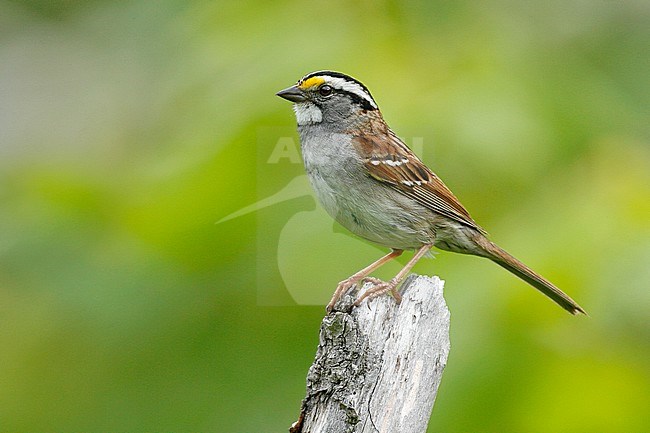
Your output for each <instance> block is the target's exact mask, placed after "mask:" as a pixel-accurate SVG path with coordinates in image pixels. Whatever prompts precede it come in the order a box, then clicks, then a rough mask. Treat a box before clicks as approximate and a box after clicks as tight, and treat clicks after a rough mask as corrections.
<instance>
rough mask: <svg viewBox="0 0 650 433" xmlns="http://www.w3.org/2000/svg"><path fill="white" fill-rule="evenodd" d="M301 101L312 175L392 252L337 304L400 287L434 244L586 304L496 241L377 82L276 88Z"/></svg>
mask: <svg viewBox="0 0 650 433" xmlns="http://www.w3.org/2000/svg"><path fill="white" fill-rule="evenodd" d="M277 96H280V97H282V98H284V99H287V100H289V101H291V102H293V103H294V105H293V108H294V111H295V114H296V119H297V122H298V132H299V134H300V146H301V150H302V157H303V161H304V164H305V169H306V171H307V175H308V177H309V179H310V182H311V185H312V187H313V189H314V191H315V193H316V196H317V197H318V199H319V201H320V202H321V204H322V205H323V207H324V208H325V210H326V211H327V212H328V213H329V215H330V216H332V218H334V219H335V220H336V221H338V222H339V223H340V224H341V225H342V226H343V227H345V228H347V229H348V230H350V231H351V232H352V233H354V234H356V235H358V236H360V237H362V238H365V239H367V240H369V241H372V242H374V243H377V244H379V245H382V246H385V247H388V248H391V250H392V251H391V252H390V253H389V254H387V255H385V256H384V257H382V258H380V259H379V260H377V261H376V262H374V263H372V264H370V265H369V266H367V267H365V268H364V269H362V270H360V271H359V272H357V273H355V274H354V275H352V276H350V277H349V278H346V279H345V280H343V281H341V282H340V283H339V284H338V286H337V288H336V291H335V292H334V295H333V296H332V300H331V301H330V303H329V304H328V306H327V309H328V311H331V309H332V308H333V307H334V304H335V303H336V302H337V300H338V299H339V298H340V297H341V296H342V295H343V293H345V291H346V290H347V289H349V288H350V287H351V286H352V285H354V284H358V283H360V282H363V281H370V282H372V283H374V286H373V287H372V288H371V289H369V290H367V291H366V292H365V293H364V294H363V295H361V296H360V297H359V298H358V299H357V300H356V303H355V304H356V305H359V304H360V303H361V301H362V300H363V299H364V298H366V297H375V296H378V295H381V294H383V293H387V292H391V293H392V294H393V296H394V297H395V299H396V300H397V301H398V302H399V301H400V300H401V296H400V295H399V293H398V291H397V287H398V285H399V284H400V282H401V281H402V280H403V279H404V277H405V276H406V275H407V274H408V272H409V271H410V270H411V268H412V267H413V266H414V265H415V263H416V262H417V261H418V260H419V259H420V258H422V257H423V256H424V255H426V254H427V252H429V250H430V249H431V248H432V247H434V246H435V247H436V248H439V249H442V250H446V251H453V252H456V253H463V254H472V255H475V256H480V257H486V258H488V259H490V260H492V261H493V262H495V263H496V264H498V265H499V266H501V267H503V268H505V269H507V270H508V271H510V272H512V273H513V274H515V275H516V276H518V277H519V278H521V279H522V280H524V281H526V282H527V283H529V284H530V285H532V286H533V287H535V288H536V289H538V290H539V291H541V292H542V293H544V294H545V295H546V296H548V297H549V298H551V299H552V300H553V301H555V302H556V303H557V304H558V305H560V306H561V307H562V308H564V309H565V310H567V311H568V312H570V313H571V314H577V313H583V314H585V311H584V310H583V309H582V307H580V306H579V305H578V304H577V303H576V302H575V301H574V300H573V299H571V298H570V297H569V296H568V295H566V294H565V293H564V292H562V291H561V290H560V289H558V288H557V287H556V286H554V285H553V284H552V283H551V282H549V281H548V280H546V279H545V278H543V277H542V276H541V275H539V274H537V273H536V272H535V271H533V270H532V269H530V268H529V267H528V266H526V265H524V264H523V263H522V262H520V261H519V260H517V259H516V258H514V257H513V256H511V255H510V254H508V253H507V252H506V251H504V250H503V249H501V248H500V247H499V246H497V245H496V244H494V243H493V242H491V241H490V240H489V239H488V238H487V235H486V232H485V231H484V230H483V229H482V228H481V227H480V226H479V225H478V224H477V223H476V222H475V221H474V220H473V219H472V217H471V216H470V214H469V212H467V210H466V209H465V208H464V207H463V205H462V204H461V203H460V202H459V201H458V199H457V198H456V196H454V194H453V193H452V192H451V191H450V190H449V188H447V186H446V185H445V184H444V183H443V182H442V180H440V178H439V177H438V176H436V174H435V173H434V172H433V171H431V170H430V169H429V168H428V167H427V166H426V165H424V163H423V162H422V161H421V160H420V159H419V158H418V157H417V156H416V155H415V154H414V153H413V152H412V151H411V149H409V148H408V146H406V144H404V142H403V141H402V140H400V139H399V137H397V135H395V133H394V132H393V131H391V129H390V128H389V127H388V125H387V124H386V122H385V121H384V118H383V116H382V114H381V112H380V111H379V108H378V106H377V103H376V102H375V100H374V99H373V98H372V96H371V95H370V91H368V88H367V87H366V86H364V85H363V84H362V83H361V82H359V81H357V80H355V79H354V78H352V77H350V76H348V75H345V74H342V73H340V72H333V71H318V72H312V73H310V74H307V75H305V76H304V77H303V78H301V79H300V81H298V83H297V84H296V85H294V86H291V87H289V88H287V89H284V90H281V91H280V92H278V93H277ZM404 250H415V255H414V256H413V258H412V259H411V260H409V261H408V263H407V264H406V265H405V266H404V268H403V269H402V270H401V271H400V272H399V273H398V274H397V275H396V276H395V277H394V278H393V279H391V280H390V281H387V282H383V281H380V280H378V279H376V278H372V277H369V275H370V273H372V272H373V271H374V270H376V269H377V268H379V267H380V266H381V265H383V264H384V263H386V262H388V261H390V260H391V259H393V258H395V257H397V256H399V255H400V254H402V252H403V251H404Z"/></svg>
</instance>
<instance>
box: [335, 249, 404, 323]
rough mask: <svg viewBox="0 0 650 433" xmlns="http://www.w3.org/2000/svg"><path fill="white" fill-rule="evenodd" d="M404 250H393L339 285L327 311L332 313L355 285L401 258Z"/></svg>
mask: <svg viewBox="0 0 650 433" xmlns="http://www.w3.org/2000/svg"><path fill="white" fill-rule="evenodd" d="M403 252H404V250H395V249H394V250H392V251H391V252H390V253H388V254H386V255H385V256H384V257H382V258H380V259H379V260H377V261H376V262H374V263H371V264H370V265H368V266H366V267H365V268H363V269H361V270H360V271H359V272H357V273H356V274H354V275H352V276H351V277H350V278H346V279H345V280H343V281H341V282H340V283H339V285H338V286H337V287H336V291H335V292H334V295H332V300H331V301H330V303H329V304H327V311H328V312H330V311H332V309H333V308H334V304H336V303H337V302H338V300H339V299H340V298H341V296H343V294H344V293H345V292H346V291H347V290H348V289H349V288H350V287H352V286H353V285H355V284H357V283H358V282H359V281H361V280H363V279H364V278H366V277H367V276H368V275H369V274H370V273H371V272H372V271H374V270H375V269H377V268H379V267H380V266H382V265H383V264H384V263H386V262H389V261H391V260H392V259H394V258H395V257H399V256H400V255H401V254H402V253H403Z"/></svg>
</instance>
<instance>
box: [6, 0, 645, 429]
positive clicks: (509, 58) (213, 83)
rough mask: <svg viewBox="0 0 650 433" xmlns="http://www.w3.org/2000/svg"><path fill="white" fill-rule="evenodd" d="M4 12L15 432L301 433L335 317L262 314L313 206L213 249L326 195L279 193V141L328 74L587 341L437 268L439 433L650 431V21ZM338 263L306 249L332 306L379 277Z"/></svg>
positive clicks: (512, 14)
mask: <svg viewBox="0 0 650 433" xmlns="http://www.w3.org/2000/svg"><path fill="white" fill-rule="evenodd" d="M0 7H1V9H2V13H1V14H0V347H2V350H0V431H7V432H10V431H11V432H41V431H65V432H93V431H96V432H106V431H124V432H139V431H141V432H145V431H169V432H197V431H201V432H224V433H233V432H245V433H248V432H271V431H287V429H288V427H289V425H290V424H291V423H292V422H293V421H294V420H295V418H296V416H297V414H298V409H299V404H300V400H301V399H302V397H303V396H304V386H305V383H304V380H305V375H306V372H307V368H308V366H309V365H310V363H311V360H312V358H313V355H314V352H315V349H316V345H317V331H318V326H319V323H320V320H321V318H322V316H323V313H324V309H323V307H322V306H305V305H297V304H296V303H292V302H291V298H290V297H288V296H285V298H282V299H284V301H283V303H284V304H283V305H276V306H268V305H264V302H260V292H264V291H265V290H267V289H268V287H264V286H265V285H272V286H273V288H274V290H276V289H277V291H279V292H281V293H284V292H283V290H284V289H283V288H282V286H281V283H282V280H281V278H280V277H279V274H278V273H277V272H276V273H272V274H271V273H269V274H268V275H267V274H266V272H267V270H269V269H271V270H272V269H273V268H274V266H276V262H277V258H276V257H275V256H274V255H273V254H274V253H273V251H274V248H275V246H276V244H277V242H278V240H277V238H274V237H273V233H275V232H274V230H275V228H281V227H282V225H283V224H284V223H285V222H286V221H287V220H288V219H289V218H291V217H292V214H293V213H295V212H296V210H305V209H310V207H313V203H310V202H309V200H308V199H306V200H303V201H300V200H298V201H292V202H291V203H290V204H289V205H288V207H287V206H282V205H277V206H269V207H266V208H264V209H261V210H259V211H258V212H253V213H247V214H245V215H243V216H241V217H239V218H235V219H231V220H228V221H225V222H223V223H219V224H216V222H217V221H219V220H221V219H222V218H224V217H226V216H228V215H230V214H232V213H233V212H236V211H237V210H239V209H242V208H246V207H247V206H250V205H251V204H253V203H255V202H257V201H258V200H260V199H261V198H263V197H264V196H265V195H268V194H271V193H273V192H274V191H275V190H280V189H281V188H282V186H283V185H286V184H287V183H288V182H290V181H291V180H292V179H293V178H294V177H295V176H296V175H299V174H300V173H301V171H300V168H299V167H298V169H297V171H296V169H295V167H293V168H291V170H287V171H286V172H285V173H284V174H282V175H278V176H274V177H273V178H272V179H267V178H261V177H264V175H265V174H266V173H265V172H263V171H262V172H260V170H259V161H258V160H259V154H260V153H259V152H260V149H261V150H262V151H264V150H265V149H264V146H265V145H266V144H267V143H265V139H261V138H260V137H266V136H268V134H267V135H265V134H264V133H261V132H260V131H268V130H269V128H271V129H272V128H280V129H281V130H288V131H293V129H294V122H295V120H294V118H293V114H292V112H291V109H290V105H289V104H288V103H286V101H282V100H280V99H278V98H276V97H275V96H274V93H275V92H276V91H278V90H280V89H282V88H284V87H287V86H289V85H291V84H293V83H294V82H295V81H296V80H297V79H298V78H300V76H301V75H303V74H304V73H307V72H310V71H313V70H317V69H334V70H340V71H343V72H346V73H349V74H351V75H353V76H355V77H357V78H359V79H360V80H362V81H363V82H364V83H365V84H366V85H367V86H368V87H369V88H370V89H371V90H372V92H373V95H374V97H375V99H376V100H377V101H378V103H379V105H380V106H381V108H382V112H383V113H384V116H385V118H386V119H387V121H388V122H389V124H390V125H391V126H392V127H393V129H394V130H395V131H396V132H397V133H398V134H400V135H405V136H410V137H415V136H419V137H424V138H425V140H424V146H425V151H424V153H423V158H424V160H425V162H427V163H428V164H429V165H430V166H431V167H432V168H433V169H434V170H435V171H436V172H437V173H438V174H439V175H440V176H441V177H442V178H443V179H444V180H445V182H446V183H447V184H448V185H449V186H450V188H452V190H454V192H455V193H456V194H457V195H458V196H459V198H460V199H461V200H462V201H463V203H464V204H465V205H466V207H467V208H468V209H469V210H470V212H471V213H472V215H473V216H474V217H475V219H476V220H477V221H478V222H479V223H480V224H482V225H483V226H484V227H485V228H486V229H487V230H488V231H489V232H490V233H491V235H492V237H493V239H494V240H495V241H496V242H497V243H499V244H500V245H502V246H503V247H504V248H506V249H508V250H510V251H512V253H513V254H515V255H516V256H518V257H520V258H521V259H522V260H523V261H525V262H527V263H529V264H530V265H531V266H532V267H533V268H535V269H536V270H538V271H539V272H540V273H542V274H544V275H546V276H547V277H548V278H549V279H551V280H552V281H554V282H556V283H557V285H558V286H559V287H561V288H563V289H565V290H566V291H567V292H568V293H570V294H571V296H573V297H574V298H575V299H577V300H578V301H579V302H580V303H581V304H582V305H583V306H584V307H585V308H586V309H587V311H588V312H589V314H590V317H577V318H575V317H570V316H569V315H568V314H566V313H565V312H563V311H562V310H560V309H559V308H557V307H556V306H554V305H552V303H551V302H549V301H548V300H545V299H544V298H543V297H541V296H539V295H538V294H537V293H535V292H534V290H533V289H531V288H529V287H528V286H526V285H525V284H524V283H522V282H520V281H518V280H517V279H516V278H514V277H512V276H510V275H509V274H507V273H506V272H504V271H503V270H501V269H500V268H498V267H496V266H494V265H491V264H490V263H488V262H486V261H483V260H480V259H474V258H468V257H462V256H458V255H452V254H444V253H443V254H440V255H438V256H437V258H436V260H435V261H430V260H429V261H424V262H422V263H420V264H418V266H417V268H416V271H417V272H419V273H427V274H437V275H440V276H441V278H443V279H444V280H446V298H447V302H448V304H449V306H450V310H451V313H452V335H451V337H452V351H451V355H450V358H449V365H448V367H447V369H446V371H445V375H444V378H443V383H442V385H441V388H440V392H439V394H438V399H437V402H436V406H435V409H434V413H433V417H432V421H431V423H430V429H429V431H441V432H447V433H453V432H499V433H504V432H513V433H515V432H567V433H569V432H570V433H573V432H575V433H578V432H604V433H609V432H611V433H615V432H626V433H632V432H639V433H641V432H647V431H650V415H648V413H649V412H648V410H647V408H648V407H650V392H649V391H648V390H649V389H650V361H649V359H650V344H649V343H648V342H649V341H650V320H648V318H649V317H650V315H649V312H650V80H649V79H648V76H649V75H648V74H649V71H650V49H649V47H650V8H648V6H647V2H646V1H643V0H630V1H621V2H613V1H594V2H587V1H575V0H571V1H565V2H560V1H551V2H532V1H524V2H515V1H507V0H489V1H486V2H468V1H459V2H445V1H433V2H427V1H416V2H403V3H402V2H392V1H386V2H364V1H359V2H342V1H332V2H327V3H326V2H322V3H321V2H319V3H305V2H296V1H279V2H263V1H250V2H223V1H210V2H208V1H172V0H167V1H160V2H146V1H142V0H131V1H120V2H117V1H113V2H109V1H101V0H94V1H89V2H80V1H60V0H56V1H42V0H31V1H20V2H18V1H0ZM290 134H294V133H290ZM292 137H293V138H294V139H295V134H294V135H292ZM274 145H275V141H271V140H270V141H269V142H268V146H269V148H271V147H272V146H274ZM260 227H266V228H268V230H266V231H265V232H264V233H267V234H268V233H270V234H271V235H270V236H269V237H268V238H267V237H266V236H264V237H265V239H260V233H262V232H261V231H260ZM335 230H338V229H335ZM330 236H333V234H332V233H327V230H325V231H323V230H313V231H312V232H311V233H309V232H307V233H305V234H304V237H303V238H304V239H303V240H304V242H300V243H298V242H297V243H296V244H295V245H290V247H291V248H292V249H294V250H295V251H297V252H299V254H298V255H299V256H300V259H299V260H296V263H295V267H296V269H310V271H309V272H310V274H309V277H310V279H311V281H313V287H314V288H315V290H318V291H319V293H320V292H322V293H324V296H325V298H327V296H329V294H330V293H331V291H332V290H333V289H334V287H335V284H336V282H337V281H339V280H340V279H342V278H344V277H346V276H347V275H346V273H348V271H351V270H354V269H355V268H360V267H361V266H364V265H365V264H367V262H368V261H369V260H371V259H372V258H373V257H378V256H379V254H381V251H380V250H379V249H374V250H370V253H368V252H367V251H366V252H364V253H363V254H361V253H359V251H361V249H362V248H365V249H368V248H370V247H369V246H368V245H367V244H365V243H364V242H361V241H359V242H358V247H355V243H354V242H352V243H350V244H349V245H350V246H348V247H346V248H342V249H337V250H336V251H331V254H323V251H320V250H319V252H318V254H310V248H311V246H312V245H315V244H317V243H320V244H326V243H327V242H328V241H329V239H330ZM371 253H372V254H371ZM402 263H403V260H402ZM319 269H322V271H321V272H319V271H318V270H319ZM332 269H334V270H336V269H338V271H336V272H334V271H332ZM396 269H397V265H393V266H392V267H390V266H389V267H387V268H386V270H382V271H380V272H379V273H378V275H379V276H381V277H383V278H388V277H390V276H391V273H392V272H395V271H396ZM262 270H263V271H262ZM285 295H286V294H285ZM287 299H288V301H287Z"/></svg>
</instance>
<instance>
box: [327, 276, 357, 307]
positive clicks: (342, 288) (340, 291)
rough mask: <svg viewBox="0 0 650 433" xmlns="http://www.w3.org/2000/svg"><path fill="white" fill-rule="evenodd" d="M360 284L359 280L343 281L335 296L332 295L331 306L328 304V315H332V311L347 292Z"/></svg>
mask: <svg viewBox="0 0 650 433" xmlns="http://www.w3.org/2000/svg"><path fill="white" fill-rule="evenodd" d="M358 282H359V279H358V278H353V277H350V278H346V279H345V280H343V281H341V282H340V283H339V285H338V286H336V290H335V291H334V295H332V299H331V300H330V302H329V304H327V307H325V308H326V310H327V312H328V313H331V312H332V310H333V309H334V305H336V303H337V302H338V301H339V299H341V296H343V294H344V293H345V292H347V291H348V290H349V289H350V287H352V286H354V285H355V284H357V283H358Z"/></svg>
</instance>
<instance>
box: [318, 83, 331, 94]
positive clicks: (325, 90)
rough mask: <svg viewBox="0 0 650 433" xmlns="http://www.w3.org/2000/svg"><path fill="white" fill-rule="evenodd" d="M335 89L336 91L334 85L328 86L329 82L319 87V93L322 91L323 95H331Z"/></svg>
mask: <svg viewBox="0 0 650 433" xmlns="http://www.w3.org/2000/svg"><path fill="white" fill-rule="evenodd" d="M333 91H334V89H333V88H332V86H328V85H327V84H326V85H324V86H321V88H320V89H318V93H320V94H321V96H329V95H331V94H332V92H333Z"/></svg>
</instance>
